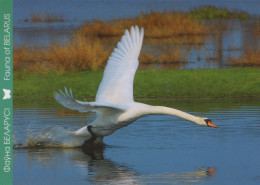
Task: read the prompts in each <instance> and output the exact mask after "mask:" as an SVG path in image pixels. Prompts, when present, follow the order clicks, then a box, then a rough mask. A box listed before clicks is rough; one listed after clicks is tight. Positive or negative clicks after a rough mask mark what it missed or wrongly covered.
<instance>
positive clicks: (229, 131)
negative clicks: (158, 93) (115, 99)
mask: <svg viewBox="0 0 260 185" xmlns="http://www.w3.org/2000/svg"><path fill="white" fill-rule="evenodd" d="M141 101H142V102H145V103H149V104H153V105H165V106H169V107H175V108H178V109H182V110H184V111H187V112H190V113H193V114H195V115H200V116H205V117H206V116H207V117H209V118H211V119H212V120H213V121H214V123H216V125H218V126H219V128H218V129H211V128H207V127H199V126H197V125H194V124H193V123H189V122H187V121H184V120H181V119H179V118H175V117H171V116H160V115H154V116H146V117H143V118H141V119H139V120H137V121H136V122H135V123H133V124H131V125H129V126H128V127H126V128H123V129H120V130H118V131H117V132H115V133H113V134H112V135H111V136H108V137H105V138H104V141H105V143H106V144H107V145H105V147H104V148H96V149H94V150H93V151H90V150H87V151H86V150H82V148H80V147H79V148H64V146H56V148H42V147H37V146H33V147H32V146H29V147H27V148H16V149H14V184H18V185H19V184H27V185H30V184H33V185H34V184H149V183H150V184H163V183H165V184H187V183H188V184H223V182H225V183H227V184H259V183H260V179H259V171H260V159H259V156H260V149H259V148H260V134H259V133H260V125H259V123H260V101H259V100H214V101H212V100H197V101H194V100H193V101H192V100H174V101H172V100H168V99H167V100H141ZM65 110H66V109H65V108H62V107H60V106H59V105H58V104H57V103H55V101H53V100H51V99H44V100H34V101H31V100H26V99H20V100H19V99H18V100H16V101H15V106H14V135H15V140H16V141H17V142H16V143H15V144H17V143H20V144H21V143H22V144H24V143H23V142H26V139H27V131H28V129H29V130H30V132H31V134H32V135H35V136H36V137H37V133H48V132H49V131H50V130H52V128H54V130H56V132H57V133H56V136H57V137H58V136H59V134H60V133H59V130H60V129H61V130H62V131H60V132H61V133H63V132H64V131H73V130H76V129H78V128H80V127H82V126H84V125H85V124H86V123H89V122H91V121H92V120H93V119H94V118H95V114H88V115H87V116H86V114H82V113H78V112H74V111H69V112H68V111H65ZM55 128H57V129H55ZM51 142H52V141H51ZM45 144H46V143H45ZM57 147H59V148H57ZM60 147H63V148H60ZM238 177H239V178H238Z"/></svg>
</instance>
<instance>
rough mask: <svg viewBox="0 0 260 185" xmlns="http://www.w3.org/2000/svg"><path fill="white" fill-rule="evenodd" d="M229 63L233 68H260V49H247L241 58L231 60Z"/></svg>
mask: <svg viewBox="0 0 260 185" xmlns="http://www.w3.org/2000/svg"><path fill="white" fill-rule="evenodd" d="M227 63H228V65H232V66H260V48H258V49H257V50H254V49H252V48H249V47H247V48H246V49H245V53H244V54H243V55H242V56H241V57H239V58H229V59H228V60H227Z"/></svg>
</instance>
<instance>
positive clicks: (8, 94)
mask: <svg viewBox="0 0 260 185" xmlns="http://www.w3.org/2000/svg"><path fill="white" fill-rule="evenodd" d="M3 91H4V93H5V94H4V97H3V100H6V99H10V98H11V95H10V94H11V90H9V89H3Z"/></svg>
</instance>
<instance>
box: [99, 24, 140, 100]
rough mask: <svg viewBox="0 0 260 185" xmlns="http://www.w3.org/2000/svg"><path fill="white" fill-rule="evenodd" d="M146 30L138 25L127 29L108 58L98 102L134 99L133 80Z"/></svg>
mask: <svg viewBox="0 0 260 185" xmlns="http://www.w3.org/2000/svg"><path fill="white" fill-rule="evenodd" d="M143 36H144V30H143V28H141V30H139V28H138V26H135V27H133V26H132V27H131V30H130V32H129V31H128V30H126V32H125V34H124V35H123V36H122V38H121V41H120V42H118V44H117V47H116V48H115V49H114V51H113V53H112V54H111V56H110V57H109V59H108V62H107V66H106V68H105V71H104V75H103V79H102V81H101V83H100V85H99V88H98V92H97V95H96V102H108V103H113V104H122V103H125V102H132V101H133V99H134V98H133V82H134V76H135V72H136V70H137V68H138V65H139V61H138V56H139V54H140V50H141V47H142V42H143Z"/></svg>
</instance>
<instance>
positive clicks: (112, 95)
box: [55, 26, 217, 142]
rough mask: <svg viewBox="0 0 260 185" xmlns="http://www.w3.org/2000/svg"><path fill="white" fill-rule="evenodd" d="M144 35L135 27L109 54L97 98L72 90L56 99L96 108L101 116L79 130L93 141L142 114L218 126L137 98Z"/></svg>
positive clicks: (77, 106)
mask: <svg viewBox="0 0 260 185" xmlns="http://www.w3.org/2000/svg"><path fill="white" fill-rule="evenodd" d="M143 37H144V29H143V28H142V29H141V30H139V28H138V26H135V27H131V31H130V33H129V31H128V30H126V32H125V35H124V36H123V37H122V38H121V41H120V42H119V43H118V44H117V48H115V49H114V51H113V53H112V55H111V56H110V57H109V60H108V63H107V66H106V68H105V71H104V76H103V79H102V82H101V83H100V85H99V88H98V92H97V95H96V101H95V102H87V101H85V102H83V101H79V100H76V99H75V98H74V97H73V94H72V91H71V89H70V91H69V92H68V90H67V89H66V87H65V93H64V92H62V91H60V92H61V93H60V94H59V93H55V99H56V100H57V101H58V102H59V103H60V104H62V105H63V106H64V107H66V108H69V109H72V110H78V111H79V112H88V111H92V112H96V113H97V114H98V117H97V119H96V120H95V121H93V122H92V123H91V124H90V125H88V126H85V127H83V128H81V129H79V130H77V131H76V132H74V134H75V135H79V136H85V137H86V138H87V139H90V140H89V141H91V142H93V141H95V140H96V138H98V137H100V138H103V136H107V135H110V134H112V133H113V132H114V131H116V130H117V129H120V128H122V127H125V126H127V125H129V124H130V123H132V122H134V121H135V120H137V119H138V118H140V117H142V116H145V115H149V114H167V115H172V116H177V117H180V118H182V119H185V120H188V121H191V122H194V123H196V124H198V125H201V126H209V127H215V128H217V126H215V125H214V124H213V123H212V122H211V120H210V119H208V118H201V117H197V116H193V115H191V114H188V113H185V112H182V111H180V110H177V109H173V108H168V107H163V106H151V105H147V104H143V103H138V102H135V101H134V98H133V81H134V76H135V72H136V70H137V68H138V64H139V61H138V56H139V54H140V50H141V46H142V42H143Z"/></svg>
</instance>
